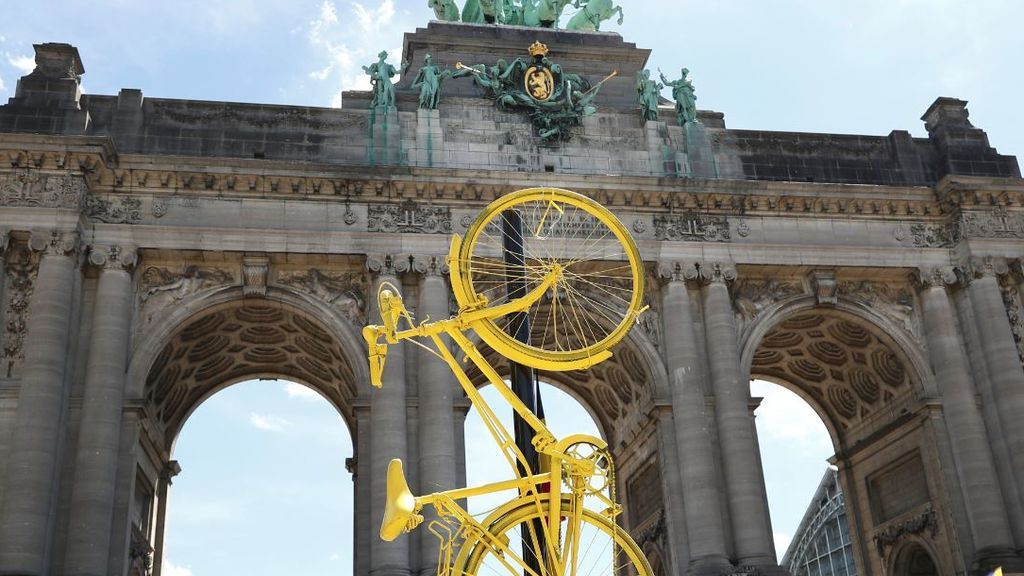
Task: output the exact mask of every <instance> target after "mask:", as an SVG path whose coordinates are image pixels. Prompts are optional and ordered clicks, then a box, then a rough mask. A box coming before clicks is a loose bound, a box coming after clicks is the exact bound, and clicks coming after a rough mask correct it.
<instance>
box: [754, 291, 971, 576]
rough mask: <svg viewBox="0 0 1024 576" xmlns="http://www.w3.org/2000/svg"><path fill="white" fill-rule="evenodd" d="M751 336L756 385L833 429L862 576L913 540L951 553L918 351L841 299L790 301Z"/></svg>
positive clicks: (758, 322)
mask: <svg viewBox="0 0 1024 576" xmlns="http://www.w3.org/2000/svg"><path fill="white" fill-rule="evenodd" d="M750 328H751V329H750V330H748V331H747V332H746V335H747V339H746V341H745V343H744V353H743V358H744V367H745V369H746V370H747V371H748V373H749V374H750V377H751V379H757V378H761V379H765V380H770V381H772V382H775V383H778V384H781V385H783V386H785V387H786V388H788V389H790V390H792V391H794V392H795V393H797V394H798V395H799V396H801V397H802V398H803V399H804V400H805V401H807V403H808V404H809V405H810V406H811V407H812V408H814V410H815V411H816V412H817V413H818V415H819V416H820V417H821V419H822V421H823V422H824V423H825V426H826V428H827V429H828V430H829V433H830V436H831V439H832V443H833V446H834V448H835V455H834V456H833V457H832V459H831V460H832V462H833V463H834V464H835V465H836V466H838V468H839V481H840V484H841V486H842V489H843V492H844V494H845V501H846V507H847V518H848V519H849V522H850V535H851V540H852V545H853V551H854V555H855V558H856V562H857V570H858V572H859V573H881V572H882V570H883V568H882V566H884V565H885V564H886V563H887V559H888V558H891V557H892V555H893V550H892V545H893V544H895V543H898V542H900V541H901V540H903V539H904V538H906V537H907V536H909V535H913V536H914V537H921V538H926V539H928V540H929V541H930V542H933V543H934V544H935V548H936V549H947V550H952V549H953V546H955V544H954V543H953V541H951V537H950V530H949V529H948V527H947V526H945V524H944V523H942V522H940V521H939V518H941V517H943V516H944V515H947V514H951V511H950V509H949V506H950V504H949V503H948V501H944V500H943V499H942V498H941V494H942V493H943V489H942V486H943V482H944V473H943V470H942V469H941V467H940V466H939V464H938V461H939V451H940V446H939V442H938V441H937V435H936V430H935V429H934V428H933V423H932V422H931V419H930V416H931V414H930V413H929V410H928V408H927V404H926V399H927V397H928V396H929V394H928V393H927V390H929V389H930V388H931V384H930V383H929V382H928V381H927V379H928V378H930V377H931V373H930V372H929V371H927V370H922V369H921V366H922V365H923V363H922V361H921V358H920V353H921V351H920V350H919V349H916V348H908V347H907V346H906V345H905V340H903V341H901V337H902V336H903V334H901V333H900V332H899V331H898V329H896V328H895V327H894V326H890V325H887V324H886V323H885V322H882V321H879V320H878V319H876V318H872V317H870V316H869V315H867V314H865V313H863V312H862V311H859V310H858V309H857V308H856V307H854V306H850V305H848V304H847V303H845V302H842V301H840V302H839V303H838V305H834V306H820V305H817V303H816V302H815V301H814V300H809V299H806V298H801V299H798V300H796V301H790V302H789V303H788V305H786V304H783V305H781V306H779V307H777V308H776V309H775V310H773V311H772V312H771V313H768V314H766V315H765V316H764V317H762V318H758V319H757V320H756V323H755V325H754V326H751V327H750ZM921 518H926V519H927V522H918V520H919V519H921ZM918 524H920V526H918ZM908 526H909V527H910V528H907V527H908ZM908 530H909V531H908Z"/></svg>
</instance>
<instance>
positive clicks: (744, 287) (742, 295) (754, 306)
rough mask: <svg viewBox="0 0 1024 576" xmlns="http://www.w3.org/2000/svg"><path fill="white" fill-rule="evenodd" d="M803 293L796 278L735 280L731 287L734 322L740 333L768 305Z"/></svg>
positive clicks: (801, 284) (800, 284) (801, 285)
mask: <svg viewBox="0 0 1024 576" xmlns="http://www.w3.org/2000/svg"><path fill="white" fill-rule="evenodd" d="M804 294H805V290H804V286H803V283H801V282H800V281H798V280H778V279H775V278H744V279H741V280H737V281H736V283H735V284H734V285H733V288H732V298H733V306H734V307H735V309H736V323H737V326H738V327H739V329H740V330H739V333H740V334H742V333H743V330H744V328H745V327H746V326H748V325H749V324H750V323H751V322H753V321H754V319H756V318H757V317H758V316H759V315H760V314H761V313H762V312H764V311H765V310H766V309H767V308H768V307H769V306H772V305H773V304H776V303H778V302H782V301H784V300H789V299H790V298H794V297H796V296H802V295H804Z"/></svg>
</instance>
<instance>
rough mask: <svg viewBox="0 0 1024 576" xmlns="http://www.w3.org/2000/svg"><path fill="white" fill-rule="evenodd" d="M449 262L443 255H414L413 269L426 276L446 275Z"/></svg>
mask: <svg viewBox="0 0 1024 576" xmlns="http://www.w3.org/2000/svg"><path fill="white" fill-rule="evenodd" d="M449 270H450V269H449V267H448V263H447V262H445V258H444V257H443V256H413V257H412V271H413V272H415V273H417V274H422V275H424V276H446V275H447V274H448V272H449Z"/></svg>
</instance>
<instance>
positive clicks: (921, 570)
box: [892, 542, 939, 576]
mask: <svg viewBox="0 0 1024 576" xmlns="http://www.w3.org/2000/svg"><path fill="white" fill-rule="evenodd" d="M892 574H893V576H938V575H939V568H938V567H937V566H936V565H935V559H934V558H932V555H931V554H930V553H929V552H928V550H926V549H925V547H924V546H921V545H920V544H918V543H917V542H911V543H908V544H907V545H906V546H904V547H903V548H902V549H901V550H900V551H899V552H898V553H897V554H896V556H895V562H894V564H893V570H892Z"/></svg>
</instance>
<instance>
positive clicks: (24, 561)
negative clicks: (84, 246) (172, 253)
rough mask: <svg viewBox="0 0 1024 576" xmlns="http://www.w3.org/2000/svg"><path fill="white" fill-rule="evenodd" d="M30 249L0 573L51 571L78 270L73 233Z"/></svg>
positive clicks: (40, 238) (42, 238)
mask: <svg viewBox="0 0 1024 576" xmlns="http://www.w3.org/2000/svg"><path fill="white" fill-rule="evenodd" d="M29 244H30V246H31V247H32V249H33V250H39V251H43V252H44V254H43V256H42V259H41V261H40V263H39V275H38V276H37V277H36V282H35V289H34V291H33V294H32V299H31V303H30V305H29V306H30V309H29V310H30V313H29V317H28V323H27V336H26V340H25V368H24V372H23V377H22V380H21V387H20V390H19V394H18V413H17V416H16V418H15V427H14V430H13V433H12V434H11V452H10V456H9V458H8V462H7V472H6V475H7V477H6V480H5V483H6V487H5V490H4V501H3V507H2V508H0V574H19V575H42V574H46V573H48V572H49V554H48V550H49V546H50V540H51V534H52V526H51V522H50V518H51V515H52V513H53V510H54V506H55V505H56V504H55V503H54V502H53V495H54V494H55V491H54V489H53V488H54V484H53V483H54V481H55V474H56V469H57V460H58V447H59V444H60V436H61V423H62V422H63V421H64V418H63V417H62V416H63V413H64V409H65V402H64V398H65V390H64V380H65V368H66V366H67V363H68V350H69V347H68V339H69V338H68V334H69V333H70V328H71V326H70V324H71V306H72V302H71V301H72V295H73V293H74V286H75V274H76V272H77V269H78V253H77V249H78V234H77V233H58V232H53V233H45V234H33V235H32V238H31V240H30V242H29Z"/></svg>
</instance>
